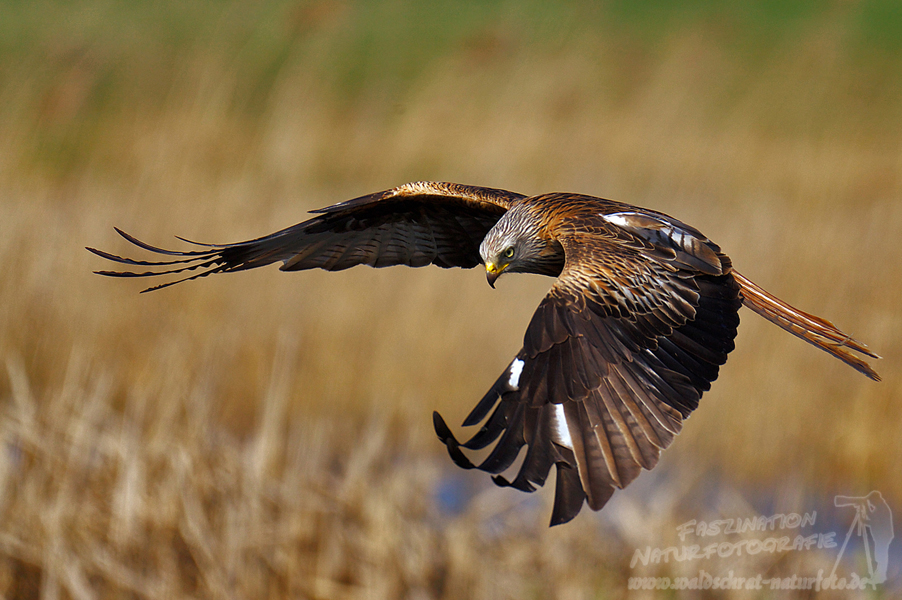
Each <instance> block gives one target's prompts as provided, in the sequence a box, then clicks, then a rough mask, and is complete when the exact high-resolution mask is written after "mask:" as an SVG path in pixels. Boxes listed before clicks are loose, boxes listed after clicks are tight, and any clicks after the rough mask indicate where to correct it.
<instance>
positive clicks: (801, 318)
mask: <svg viewBox="0 0 902 600" xmlns="http://www.w3.org/2000/svg"><path fill="white" fill-rule="evenodd" d="M733 278H734V279H735V280H736V282H737V283H738V284H739V287H740V288H741V294H742V303H743V305H745V306H748V307H749V308H751V309H752V310H753V311H755V312H756V313H758V314H759V315H761V316H762V317H764V318H765V319H767V320H768V321H770V322H771V323H776V324H777V325H779V326H780V327H782V328H783V329H785V330H786V331H788V332H789V333H791V334H793V335H795V336H797V337H800V338H802V339H803V340H805V341H806V342H809V343H811V344H814V345H815V346H817V347H818V348H820V349H821V350H824V351H826V352H829V353H830V354H832V355H833V356H835V357H836V358H838V359H840V360H841V361H843V362H844V363H846V364H847V365H849V366H851V367H854V368H855V369H856V370H857V371H860V372H861V373H864V374H865V375H867V376H868V377H870V378H871V379H873V380H874V381H880V376H879V375H877V372H876V371H874V369H872V368H871V366H870V365H869V364H868V363H866V362H865V361H864V360H862V359H860V358H858V357H857V356H855V355H854V354H852V352H851V351H850V350H855V351H856V352H860V353H862V354H864V355H866V356H870V357H871V358H880V357H879V356H878V355H877V354H874V353H873V352H871V351H870V350H868V347H867V346H865V345H864V344H862V343H861V342H859V341H857V340H855V339H853V338H852V337H851V336H849V335H847V334H845V333H843V332H842V331H840V330H839V329H837V328H836V326H835V325H833V323H831V322H830V321H827V320H825V319H821V318H820V317H815V316H814V315H809V314H808V313H806V312H802V311H800V310H799V309H797V308H794V307H792V306H790V305H788V304H786V303H785V302H783V301H782V300H780V299H779V298H777V297H776V296H773V295H772V294H769V293H767V292H766V291H764V290H763V289H761V288H760V287H758V286H757V285H755V284H754V283H752V282H751V281H749V280H748V279H746V278H745V277H743V276H742V275H741V274H739V273H738V272H736V271H735V270H734V271H733Z"/></svg>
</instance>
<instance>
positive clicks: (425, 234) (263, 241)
mask: <svg viewBox="0 0 902 600" xmlns="http://www.w3.org/2000/svg"><path fill="white" fill-rule="evenodd" d="M523 197H524V196H523V195H521V194H517V193H514V192H508V191H505V190H499V189H494V188H484V187H476V186H468V185H460V184H455V183H440V182H417V183H408V184H405V185H402V186H400V187H397V188H394V189H391V190H386V191H384V192H377V193H375V194H370V195H367V196H362V197H360V198H355V199H353V200H348V201H347V202H342V203H340V204H336V205H334V206H330V207H328V208H323V209H320V210H316V211H313V212H314V213H317V216H315V217H313V218H312V219H310V220H308V221H304V222H303V223H299V224H297V225H294V226H292V227H289V228H287V229H283V230H281V231H277V232H276V233H273V234H270V235H267V236H265V237H261V238H258V239H255V240H249V241H246V242H239V243H236V244H223V245H215V244H198V245H200V246H203V247H204V248H203V249H200V250H189V251H173V250H164V249H162V248H158V247H155V246H151V245H149V244H146V243H144V242H142V241H140V240H138V239H136V238H134V237H133V236H131V235H129V234H127V233H125V232H123V231H120V230H119V229H117V230H116V231H118V232H119V233H120V235H122V236H123V237H124V238H125V239H127V240H128V241H130V242H131V243H133V244H135V245H136V246H138V247H140V248H143V249H145V250H149V251H151V252H154V253H157V254H162V255H166V256H168V257H171V259H169V260H162V261H145V260H135V259H131V258H123V257H120V256H116V255H114V254H110V253H109V252H104V251H102V250H96V249H94V248H88V250H90V251H91V252H93V253H94V254H97V255H99V256H101V257H103V258H106V259H108V260H112V261H115V262H118V263H120V264H125V265H129V266H133V267H150V268H152V269H156V270H148V271H141V272H133V271H98V273H100V274H101V275H109V276H114V277H145V276H151V275H176V274H179V273H186V272H189V271H195V270H199V272H196V273H195V274H193V275H190V276H188V277H185V278H183V279H177V280H175V281H170V282H168V283H164V284H162V285H159V286H155V287H152V288H149V290H153V289H160V288H163V287H167V286H170V285H173V284H175V283H179V282H181V281H187V280H190V279H197V278H198V277H204V276H207V275H211V274H213V273H224V272H231V271H241V270H244V269H253V268H255V267H260V266H264V265H268V264H271V263H274V262H278V261H282V262H283V263H284V264H283V265H282V267H281V268H282V270H284V271H297V270H301V269H312V268H321V269H326V270H329V271H338V270H341V269H347V268H348V267H352V266H354V265H361V264H365V265H370V266H372V267H387V266H392V265H407V266H411V267H421V266H425V265H428V264H435V265H438V266H440V267H466V268H470V267H474V266H476V265H477V264H479V263H480V256H479V244H480V242H481V241H482V239H483V238H484V237H485V234H486V233H487V232H488V230H489V229H491V228H492V226H493V225H494V224H495V223H496V222H497V221H498V219H499V218H501V215H503V214H504V213H505V211H507V209H508V208H509V207H510V206H511V204H513V203H514V202H517V201H518V200H521V199H522V198H523ZM184 241H187V240H184ZM192 243H195V242H192ZM149 290H144V291H149Z"/></svg>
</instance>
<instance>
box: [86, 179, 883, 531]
mask: <svg viewBox="0 0 902 600" xmlns="http://www.w3.org/2000/svg"><path fill="white" fill-rule="evenodd" d="M313 212H314V213H316V216H314V217H313V218H312V219H310V220H308V221H305V222H303V223H299V224H297V225H294V226H292V227H289V228H287V229H283V230H281V231H277V232H275V233H273V234H271V235H268V236H265V237H261V238H258V239H255V240H250V241H246V242H239V243H236V244H226V245H208V244H196V243H195V242H192V243H194V244H195V245H197V246H200V247H202V249H199V250H193V251H184V252H179V251H172V250H164V249H161V248H157V247H154V246H151V245H149V244H146V243H144V242H141V241H140V240H138V239H136V238H134V237H132V236H130V235H128V234H127V233H125V232H123V231H120V230H118V229H117V230H116V231H118V232H119V233H120V234H121V235H122V236H123V237H125V238H126V239H127V240H128V241H130V242H132V243H133V244H135V245H136V246H139V247H140V248H143V249H145V250H149V251H151V252H154V253H157V254H161V255H165V256H167V257H169V259H168V260H159V261H146V260H134V259H130V258H123V257H120V256H116V255H114V254H110V253H108V252H104V251H101V250H96V249H94V248H88V250H90V251H91V252H93V253H95V254H97V255H99V256H101V257H103V258H106V259H109V260H111V261H115V262H117V263H121V264H125V265H129V266H132V267H147V268H148V269H149V270H146V271H97V272H98V273H100V274H102V275H109V276H114V277H146V276H159V275H172V276H176V277H175V279H173V280H170V281H167V282H165V283H162V284H160V285H157V286H154V287H151V288H148V289H147V290H144V291H150V290H155V289H160V288H164V287H167V286H170V285H173V284H175V283H179V282H181V281H187V280H191V279H197V278H199V277H205V276H207V275H211V274H213V273H226V272H231V271H241V270H244V269H253V268H255V267H261V266H264V265H268V264H271V263H274V262H282V267H281V269H282V270H283V271H298V270H301V269H312V268H321V269H326V270H330V271H338V270H341V269H346V268H348V267H352V266H355V265H370V266H372V267H387V266H392V265H407V266H411V267H421V266H425V265H429V264H434V265H438V266H440V267H465V268H472V267H475V266H476V265H479V264H483V265H484V266H485V270H486V277H487V278H488V282H489V284H490V285H492V286H493V287H494V283H495V281H496V280H497V279H498V277H500V276H501V275H502V274H503V273H537V274H541V275H549V276H552V277H556V278H557V280H556V281H555V283H554V285H552V287H551V290H550V291H549V292H548V295H547V296H546V297H545V299H544V300H542V302H541V304H539V307H538V309H537V310H536V312H535V314H534V315H533V317H532V320H531V321H530V323H529V325H528V326H527V328H526V334H525V336H524V340H523V348H522V349H521V350H520V352H518V353H517V355H516V357H515V358H514V359H513V361H511V363H510V364H509V365H508V367H507V368H506V369H505V371H504V373H502V374H501V376H500V377H499V378H498V380H497V381H496V382H495V384H494V385H493V386H492V387H491V389H490V390H489V391H488V393H487V394H486V395H485V396H484V397H483V398H482V399H481V400H480V401H479V403H478V404H477V405H476V407H475V408H474V409H473V411H472V412H471V413H470V415H469V416H468V417H467V418H466V420H465V421H464V426H472V425H477V424H479V423H482V426H481V428H480V429H479V431H478V432H477V433H476V434H475V435H474V436H473V437H472V438H470V439H469V440H467V441H466V442H463V443H461V442H459V441H458V440H457V439H456V438H455V436H454V435H453V434H452V432H451V430H450V429H449V428H448V426H447V425H446V424H445V422H444V420H443V419H442V418H441V416H439V415H438V413H435V414H434V417H433V420H434V426H435V430H436V433H437V434H438V436H439V438H440V439H441V441H442V442H444V444H445V445H446V446H447V448H448V452H449V453H450V455H451V458H452V459H453V460H454V462H455V463H456V464H458V465H459V466H461V467H464V468H468V469H469V468H478V469H481V470H483V471H487V472H489V473H492V474H494V475H495V477H494V478H493V479H494V481H495V482H496V483H497V484H499V485H503V486H508V485H509V486H512V487H515V488H517V489H520V490H523V491H533V490H534V489H536V486H541V485H543V484H544V483H545V480H546V479H547V477H548V475H549V474H550V472H551V467H552V466H555V467H556V485H555V499H554V508H553V511H552V517H551V524H552V525H556V524H559V523H564V522H566V521H569V520H570V519H572V518H573V517H574V516H576V514H577V513H578V512H579V511H580V509H581V508H582V506H583V504H584V503H585V504H588V505H589V507H590V508H592V509H593V510H599V509H601V507H602V506H604V504H605V503H606V502H607V501H608V499H609V498H610V497H611V495H612V494H613V493H614V490H615V489H622V488H624V487H626V486H627V485H628V484H629V483H630V482H631V481H633V479H635V478H636V477H637V476H638V474H639V473H640V472H641V470H642V469H651V468H653V467H654V466H655V465H656V464H657V462H658V457H659V456H660V453H661V450H663V449H664V448H666V447H667V446H668V445H670V443H671V442H672V441H673V438H674V436H675V435H676V434H677V433H679V432H680V429H681V427H682V423H683V420H684V419H685V418H687V417H688V416H689V414H690V413H691V412H692V411H693V410H695V408H696V407H697V406H698V402H699V399H700V398H701V396H702V394H703V393H704V392H705V391H707V390H708V389H710V387H711V382H713V381H714V380H715V379H716V378H717V374H718V370H719V368H720V366H721V365H723V364H724V363H725V362H726V360H727V355H728V354H729V352H730V351H731V350H732V349H733V339H734V338H735V336H736V328H737V327H738V325H739V314H738V312H739V308H740V306H743V305H744V306H748V307H749V308H751V309H752V310H753V311H755V312H756V313H758V314H759V315H762V316H763V317H765V318H766V319H768V320H770V321H771V322H773V323H776V324H777V325H779V326H780V327H782V328H783V329H785V330H787V331H789V332H790V333H792V334H793V335H796V336H798V337H800V338H802V339H804V340H805V341H807V342H810V343H812V344H814V345H816V346H818V347H819V348H821V349H823V350H825V351H827V352H829V353H830V354H832V355H833V356H835V357H837V358H839V359H840V360H842V361H844V362H846V363H847V364H849V365H851V366H852V367H854V368H855V369H857V370H858V371H860V372H862V373H864V374H865V375H867V376H868V377H870V378H871V379H874V380H879V379H880V378H879V376H878V375H877V373H876V372H875V371H874V370H873V369H872V368H871V367H870V366H869V365H868V364H867V363H866V362H865V361H864V360H863V359H862V358H860V357H859V356H857V355H856V354H855V352H857V353H860V354H863V355H865V356H869V357H872V358H879V357H878V356H877V355H876V354H874V353H873V352H871V351H870V350H868V348H867V347H866V346H865V345H864V344H862V343H860V342H858V341H856V340H854V339H852V338H851V337H850V336H848V335H846V334H845V333H843V332H842V331H840V330H839V329H837V328H836V327H835V326H833V324H831V323H830V322H828V321H825V320H824V319H821V318H819V317H815V316H813V315H809V314H807V313H804V312H802V311H800V310H798V309H795V308H793V307H792V306H790V305H788V304H786V303H785V302H783V301H781V300H779V299H778V298H776V297H774V296H772V295H771V294H769V293H767V292H766V291H764V290H763V289H761V288H760V287H758V286H757V285H755V284H754V283H752V282H751V281H749V280H748V279H746V278H745V277H743V276H742V275H740V274H739V273H738V272H737V271H736V270H735V269H733V265H732V263H731V262H730V259H729V258H728V257H727V256H726V255H725V254H724V253H723V252H722V251H721V249H720V248H719V247H718V246H717V245H716V244H715V243H713V242H712V241H711V240H709V239H708V238H706V237H705V236H704V235H702V234H701V233H700V232H699V231H698V230H696V229H694V228H693V227H690V226H689V225H686V224H685V223H682V222H681V221H678V220H676V219H674V218H672V217H669V216H667V215H665V214H663V213H659V212H655V211H652V210H647V209H643V208H639V207H636V206H630V205H627V204H622V203H620V202H615V201H612V200H604V199H601V198H595V197H592V196H584V195H579V194H563V193H553V194H543V195H539V196H531V197H526V196H523V195H521V194H516V193H513V192H508V191H504V190H498V189H492V188H483V187H475V186H467V185H460V184H454V183H435V182H418V183H409V184H406V185H402V186H400V187H397V188H394V189H391V190H387V191H384V192H378V193H375V194H371V195H368V196H362V197H360V198H356V199H353V200H348V201H347V202H342V203H340V204H336V205H334V206H330V207H328V208H324V209H320V210H317V211H313ZM185 241H188V240H185ZM491 444H494V447H493V448H492V449H491V451H490V452H489V454H488V456H487V457H486V458H485V459H483V460H482V461H481V462H480V463H479V464H478V465H477V464H474V463H473V462H471V461H470V459H469V458H467V456H466V454H465V453H464V449H466V450H477V449H481V448H486V447H487V446H489V445H491ZM523 446H526V448H527V449H526V454H525V456H524V458H523V461H522V462H521V463H520V466H519V468H518V470H517V472H516V475H515V476H514V477H513V479H511V480H509V479H506V478H504V477H503V476H502V475H500V473H502V472H503V471H505V470H507V469H508V468H509V467H511V465H512V464H513V463H514V461H515V460H516V459H517V457H518V456H519V454H520V452H521V450H522V448H523Z"/></svg>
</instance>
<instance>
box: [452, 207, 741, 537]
mask: <svg viewBox="0 0 902 600" xmlns="http://www.w3.org/2000/svg"><path fill="white" fill-rule="evenodd" d="M598 225H599V227H602V228H603V227H607V226H606V225H605V224H604V223H599V224H598ZM612 233H613V235H611V236H604V235H595V236H572V237H566V238H563V239H561V243H562V245H563V247H564V250H565V253H566V255H567V260H566V265H565V267H564V272H563V273H562V274H561V277H560V278H559V279H558V281H557V282H556V283H555V285H554V287H553V288H552V289H551V291H550V292H549V294H548V295H547V296H546V297H545V299H544V300H543V301H542V303H541V304H540V305H539V307H538V309H537V310H536V312H535V314H534V316H533V318H532V320H531V321H530V324H529V327H528V328H527V331H526V335H525V336H524V344H523V349H522V350H521V351H520V352H519V353H518V354H517V357H516V358H515V359H514V361H513V362H512V363H511V364H510V365H509V366H508V368H507V369H506V371H505V372H504V373H503V374H502V376H501V377H500V378H499V379H498V381H496V383H495V385H494V386H493V387H492V389H491V390H489V392H488V394H486V396H485V397H484V398H483V399H482V401H480V402H479V404H478V405H477V406H476V408H475V409H474V410H473V411H472V412H471V413H470V415H469V416H468V417H467V419H466V421H465V422H464V425H465V426H466V425H476V424H477V423H480V422H482V421H483V420H485V422H484V423H483V425H482V427H481V428H480V430H479V431H478V432H477V433H476V434H475V435H474V436H473V437H472V438H471V439H470V440H468V441H466V442H464V443H460V442H458V441H457V439H456V438H455V437H454V435H453V434H452V433H451V431H450V429H449V428H448V427H447V425H445V423H444V421H443V420H442V418H441V417H440V416H439V415H438V414H436V415H434V424H435V428H436V432H437V433H438V436H439V438H440V439H441V440H442V441H443V442H444V443H445V445H446V446H447V447H448V450H449V453H450V454H451V457H452V458H453V459H454V460H455V462H457V464H458V465H460V466H462V467H464V468H479V469H481V470H484V471H488V472H490V473H495V474H498V473H501V472H502V471H504V470H506V469H507V468H508V467H510V466H511V465H513V464H514V461H515V460H516V458H517V456H518V455H519V453H520V451H521V449H522V447H523V446H527V451H526V455H525V457H524V458H523V461H522V462H521V463H520V466H519V468H518V471H517V474H516V477H515V478H514V479H513V480H512V481H509V480H507V479H505V478H503V477H501V476H500V475H498V476H496V477H495V482H496V483H498V484H499V485H512V486H513V487H516V488H518V489H520V490H523V491H532V490H534V489H535V486H540V485H543V484H544V482H545V480H546V478H547V476H548V474H549V472H550V469H551V466H552V465H555V466H556V467H557V481H556V491H555V501H554V509H553V513H552V520H551V524H552V525H556V524H559V523H564V522H566V521H569V520H570V519H572V518H573V517H574V516H575V515H576V514H577V513H578V512H579V510H580V508H581V507H582V504H583V502H586V503H587V504H588V505H589V507H590V508H592V509H593V510H599V509H600V508H601V507H602V506H604V504H605V503H606V502H607V501H608V499H609V498H610V497H611V495H612V494H613V493H614V490H615V489H617V488H623V487H625V486H626V485H628V484H629V483H630V482H631V481H633V479H635V478H636V477H637V476H638V475H639V473H640V472H641V470H642V469H643V468H644V469H651V468H653V467H654V466H655V465H656V464H657V462H658V458H659V456H660V452H661V450H662V449H664V448H666V447H667V446H668V445H670V443H671V441H672V440H673V438H674V436H675V435H676V434H677V433H678V432H679V431H680V429H681V428H682V421H683V419H684V418H685V417H687V416H688V415H689V413H691V412H692V411H693V410H694V409H695V408H696V407H697V406H698V402H699V399H700V397H701V395H702V393H703V392H704V391H706V390H708V389H709V387H710V383H711V382H712V381H713V380H714V379H715V378H716V377H717V374H718V368H719V366H720V365H722V364H723V363H724V362H725V361H726V359H727V353H728V352H730V351H731V350H732V349H733V338H734V337H735V335H736V328H737V326H738V325H739V318H738V314H737V313H738V310H739V307H740V305H741V299H740V297H739V286H738V285H737V284H736V282H735V281H733V278H732V275H730V274H729V266H728V265H729V261H728V259H727V258H726V257H722V259H719V258H718V257H720V256H722V255H720V253H719V249H717V247H716V246H715V245H713V244H711V243H710V242H709V241H708V240H706V239H705V238H700V239H696V240H686V239H684V238H683V237H681V236H689V235H692V236H693V237H694V236H695V233H693V232H690V231H689V230H685V231H683V230H680V231H676V232H675V234H674V235H673V237H668V238H667V240H664V239H663V238H662V239H661V240H657V239H656V238H655V239H653V241H654V244H650V243H646V242H647V240H644V239H640V238H637V237H631V235H627V234H628V232H627V234H625V233H624V230H623V229H622V228H621V229H620V230H618V231H613V230H612ZM646 235H648V234H646ZM698 235H700V234H698ZM673 240H676V241H677V242H679V251H675V250H673V248H669V247H668V246H671V245H673V244H672V242H673ZM690 242H691V243H690ZM696 242H697V244H701V245H703V246H704V247H705V248H706V250H698V249H696V248H695V246H696V245H697V244H696ZM687 253H690V254H692V256H693V257H694V259H693V258H692V257H689V256H687ZM715 260H720V264H718V265H713V264H711V261H715ZM693 265H696V266H693ZM722 267H725V268H724V269H723V270H725V271H727V272H726V273H717V272H715V271H720V270H721V268H722ZM701 269H704V271H707V272H703V271H702V270H701ZM493 409H494V410H493ZM490 413H491V414H490ZM493 443H494V446H493V448H492V450H491V452H490V453H489V455H488V456H487V457H486V458H485V459H484V460H483V461H481V462H480V463H479V464H478V465H476V464H474V463H473V462H471V461H470V459H469V458H468V457H467V456H465V455H464V452H463V450H462V448H463V449H468V450H478V449H481V448H485V447H487V446H489V445H490V444H493Z"/></svg>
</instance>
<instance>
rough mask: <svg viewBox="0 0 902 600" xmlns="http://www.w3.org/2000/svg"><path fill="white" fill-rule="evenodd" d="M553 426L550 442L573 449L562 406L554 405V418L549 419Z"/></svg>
mask: <svg viewBox="0 0 902 600" xmlns="http://www.w3.org/2000/svg"><path fill="white" fill-rule="evenodd" d="M551 420H552V424H553V425H554V431H553V432H552V433H551V439H552V441H554V442H556V443H557V444H559V445H561V446H563V447H565V448H570V449H571V450H572V449H573V440H572V439H570V430H569V429H568V428H567V419H566V418H564V405H563V404H555V405H554V416H552V418H551Z"/></svg>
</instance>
